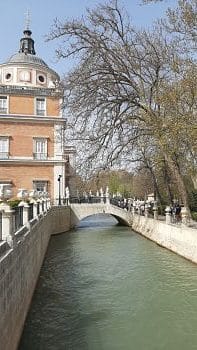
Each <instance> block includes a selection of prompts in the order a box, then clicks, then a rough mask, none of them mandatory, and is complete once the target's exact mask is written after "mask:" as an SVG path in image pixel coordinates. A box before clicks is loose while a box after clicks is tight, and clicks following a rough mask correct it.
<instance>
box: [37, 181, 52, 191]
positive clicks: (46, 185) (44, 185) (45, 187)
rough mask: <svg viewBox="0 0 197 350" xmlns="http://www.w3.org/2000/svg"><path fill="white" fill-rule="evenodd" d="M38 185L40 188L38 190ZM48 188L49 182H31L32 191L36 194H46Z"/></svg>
mask: <svg viewBox="0 0 197 350" xmlns="http://www.w3.org/2000/svg"><path fill="white" fill-rule="evenodd" d="M38 185H40V188H41V187H42V185H43V187H42V189H38ZM48 187H49V181H47V180H33V189H34V190H36V191H38V192H48Z"/></svg>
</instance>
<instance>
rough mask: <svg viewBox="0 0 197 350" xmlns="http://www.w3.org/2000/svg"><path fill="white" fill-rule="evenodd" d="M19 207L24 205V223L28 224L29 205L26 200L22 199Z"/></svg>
mask: <svg viewBox="0 0 197 350" xmlns="http://www.w3.org/2000/svg"><path fill="white" fill-rule="evenodd" d="M18 207H23V225H26V224H27V223H28V221H29V205H28V203H27V202H25V201H21V202H20V203H19V205H18Z"/></svg>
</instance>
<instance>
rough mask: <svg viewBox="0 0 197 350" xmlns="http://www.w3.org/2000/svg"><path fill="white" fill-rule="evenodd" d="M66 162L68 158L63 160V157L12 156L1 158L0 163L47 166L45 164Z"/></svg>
mask: <svg viewBox="0 0 197 350" xmlns="http://www.w3.org/2000/svg"><path fill="white" fill-rule="evenodd" d="M65 163H67V161H66V160H62V159H60V160H59V159H45V160H43V159H42V160H40V159H28V160H27V159H24V158H23V159H20V158H16V159H11V158H8V159H0V165H2V164H6V165H8V164H11V165H14V164H24V165H26V166H32V165H35V166H36V165H39V166H40V165H42V166H45V165H56V164H57V165H61V164H62V165H64V164H65Z"/></svg>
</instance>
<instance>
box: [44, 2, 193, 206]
mask: <svg viewBox="0 0 197 350" xmlns="http://www.w3.org/2000/svg"><path fill="white" fill-rule="evenodd" d="M56 38H60V39H61V38H62V39H63V45H62V47H61V48H59V49H58V50H57V54H58V57H59V58H68V57H70V56H74V57H77V59H78V64H77V66H76V68H74V69H73V71H71V73H70V74H68V76H66V77H65V80H64V84H65V99H64V106H65V113H66V117H67V121H68V122H67V124H68V131H69V137H70V138H72V139H73V140H76V143H77V145H78V150H79V154H80V155H81V154H83V156H84V155H85V158H83V162H84V164H85V167H86V169H87V168H88V170H90V169H97V168H99V167H104V168H107V167H108V166H109V165H113V164H114V163H117V162H119V163H120V164H121V163H122V162H124V163H125V162H126V160H129V158H130V160H136V159H135V158H136V157H135V155H136V144H137V143H139V140H140V139H142V138H143V137H144V136H145V137H146V138H149V139H150V142H153V143H154V145H156V146H157V147H158V149H159V151H160V152H161V153H162V154H163V157H164V159H165V161H166V163H167V164H168V167H169V169H170V170H171V173H172V174H173V175H174V176H175V178H176V181H177V182H178V184H179V191H180V195H181V198H182V201H183V203H184V205H185V206H188V197H187V191H186V188H185V184H184V181H183V176H182V173H181V171H180V167H179V164H177V158H176V157H175V154H176V152H175V151H176V150H177V144H176V147H175V149H174V142H172V141H173V140H174V135H175V136H177V142H179V141H180V139H181V137H180V136H181V135H182V130H183V123H184V125H185V115H182V114H180V113H179V109H180V108H179V109H177V106H176V105H173V103H172V104H171V105H170V106H169V103H168V101H167V97H166V96H167V95H168V94H169V93H170V91H171V90H170V89H172V90H173V89H174V91H175V90H176V82H177V81H179V82H181V81H182V80H183V75H184V74H186V69H181V70H178V69H177V66H176V64H178V67H179V68H180V67H182V66H183V67H185V65H183V63H185V60H186V58H185V57H180V58H179V46H178V44H177V41H176V40H174V38H169V34H168V33H166V32H165V30H164V29H163V28H162V26H157V27H155V28H154V30H153V31H144V30H136V29H135V28H134V26H133V25H132V23H131V21H130V20H129V17H128V15H127V14H126V13H125V12H124V10H122V9H121V8H120V7H119V6H118V3H117V1H110V2H109V3H108V4H105V5H99V6H98V7H97V8H96V9H95V10H88V11H87V16H86V18H85V19H81V20H73V21H66V22H65V23H60V22H59V21H56V23H55V26H54V29H53V31H52V33H51V35H50V39H56ZM175 62H176V64H175ZM181 65H182V66H181ZM177 96H178V95H177ZM175 115H176V121H177V120H178V125H181V126H182V127H181V131H179V130H177V129H178V128H177V123H176V122H174V124H173V126H174V127H175V129H176V130H177V134H175V132H174V130H173V128H172V122H173V120H174V116H175ZM190 117H191V120H192V121H191V122H193V119H192V118H193V110H192V112H191V113H190Z"/></svg>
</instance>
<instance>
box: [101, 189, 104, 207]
mask: <svg viewBox="0 0 197 350" xmlns="http://www.w3.org/2000/svg"><path fill="white" fill-rule="evenodd" d="M100 197H101V203H102V204H103V203H104V193H103V189H102V188H101V189H100Z"/></svg>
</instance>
